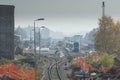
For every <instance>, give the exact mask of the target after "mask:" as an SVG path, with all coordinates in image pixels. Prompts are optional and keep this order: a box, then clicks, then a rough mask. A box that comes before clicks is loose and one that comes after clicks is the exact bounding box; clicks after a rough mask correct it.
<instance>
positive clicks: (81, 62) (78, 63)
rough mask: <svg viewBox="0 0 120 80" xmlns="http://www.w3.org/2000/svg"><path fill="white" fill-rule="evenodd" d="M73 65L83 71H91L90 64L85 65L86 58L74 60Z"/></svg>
mask: <svg viewBox="0 0 120 80" xmlns="http://www.w3.org/2000/svg"><path fill="white" fill-rule="evenodd" d="M73 64H74V65H75V66H77V67H80V68H81V69H82V70H85V71H89V70H90V69H93V68H92V66H91V65H90V64H87V63H86V56H83V57H78V58H76V59H74V61H73Z"/></svg>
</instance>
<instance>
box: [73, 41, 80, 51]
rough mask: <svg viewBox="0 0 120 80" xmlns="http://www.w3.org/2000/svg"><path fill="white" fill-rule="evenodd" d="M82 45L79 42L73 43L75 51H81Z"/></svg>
mask: <svg viewBox="0 0 120 80" xmlns="http://www.w3.org/2000/svg"><path fill="white" fill-rule="evenodd" d="M79 49H80V45H79V42H74V43H73V52H79Z"/></svg>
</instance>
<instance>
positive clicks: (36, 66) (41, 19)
mask: <svg viewBox="0 0 120 80" xmlns="http://www.w3.org/2000/svg"><path fill="white" fill-rule="evenodd" d="M41 20H44V18H39V19H36V20H34V55H35V69H36V71H37V54H36V37H35V36H36V35H35V33H36V30H35V22H36V21H41ZM36 80H37V73H36Z"/></svg>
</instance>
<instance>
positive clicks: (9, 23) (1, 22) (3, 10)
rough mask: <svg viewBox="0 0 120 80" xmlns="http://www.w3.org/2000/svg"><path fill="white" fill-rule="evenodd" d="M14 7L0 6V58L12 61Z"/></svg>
mask: <svg viewBox="0 0 120 80" xmlns="http://www.w3.org/2000/svg"><path fill="white" fill-rule="evenodd" d="M14 8H15V7H14V6H13V5H0V57H4V58H7V59H14Z"/></svg>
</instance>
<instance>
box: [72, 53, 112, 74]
mask: <svg viewBox="0 0 120 80" xmlns="http://www.w3.org/2000/svg"><path fill="white" fill-rule="evenodd" d="M108 57H109V55H107V54H105V55H103V56H102V57H101V56H98V55H95V54H92V55H91V56H90V58H89V59H88V58H87V57H86V56H83V57H78V58H75V59H74V60H73V64H74V65H75V66H77V67H80V68H81V69H82V70H85V71H91V70H97V71H101V72H106V71H107V70H109V69H110V68H111V67H112V65H113V63H114V62H113V60H112V62H111V59H108ZM109 58H110V57H109ZM107 59H108V60H107ZM88 60H89V61H90V62H87V61H88ZM99 63H100V65H99ZM93 64H94V65H93ZM104 64H105V65H104ZM96 66H98V67H99V68H97V67H96Z"/></svg>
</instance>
